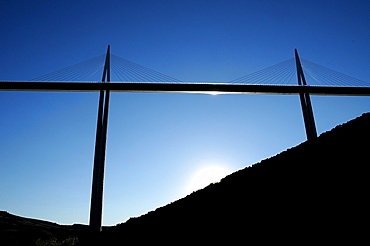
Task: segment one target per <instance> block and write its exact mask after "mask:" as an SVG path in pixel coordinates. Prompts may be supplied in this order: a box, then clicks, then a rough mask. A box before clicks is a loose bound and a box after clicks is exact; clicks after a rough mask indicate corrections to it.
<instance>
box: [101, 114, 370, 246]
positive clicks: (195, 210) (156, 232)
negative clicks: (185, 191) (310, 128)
mask: <svg viewBox="0 0 370 246" xmlns="http://www.w3.org/2000/svg"><path fill="white" fill-rule="evenodd" d="M369 139H370V114H369V113H367V114H363V115H362V116H361V117H358V118H356V119H354V120H352V121H350V122H348V123H346V124H343V125H340V126H337V127H335V128H334V129H332V130H331V131H329V132H326V133H323V134H322V135H321V136H320V137H319V138H317V139H314V140H311V141H306V142H304V143H302V144H300V145H298V146H296V147H294V148H291V149H289V150H287V151H284V152H282V153H280V154H278V155H276V156H274V157H272V158H269V159H266V160H263V161H261V162H260V163H257V164H255V165H253V166H251V167H247V168H245V169H243V170H240V171H238V172H236V173H233V174H231V175H229V176H227V177H226V178H224V179H223V180H222V181H221V182H220V183H217V184H213V185H210V186H208V187H206V188H205V189H203V190H200V191H197V192H194V193H192V194H191V195H189V196H187V197H186V198H183V199H180V200H178V201H176V202H174V203H172V204H169V205H167V206H165V207H161V208H158V209H157V210H155V211H153V212H149V213H148V214H146V215H144V216H141V217H139V218H132V219H130V220H128V221H127V222H126V223H123V224H120V225H117V226H115V227H113V228H111V229H110V230H107V231H105V232H103V234H102V238H101V240H102V242H103V244H104V245H108V244H111V245H113V244H114V245H119V244H124V243H126V242H131V243H133V242H135V243H137V244H138V243H148V242H150V243H168V244H169V243H171V244H175V243H180V242H181V243H186V242H194V243H196V244H200V243H207V245H208V244H211V243H225V242H226V241H225V240H227V241H228V243H231V242H239V243H240V242H255V240H259V241H262V242H263V241H266V240H268V241H270V240H273V241H290V242H294V243H297V242H299V244H301V243H302V242H307V241H311V242H330V243H332V242H334V241H337V242H343V241H344V240H347V241H348V242H352V243H353V241H354V240H360V239H361V238H364V237H365V236H366V235H367V232H366V234H365V231H366V230H365V229H366V227H367V226H366V224H367V218H368V210H369V202H368V200H367V199H368V194H369V171H368V167H367V166H368V165H369V163H370V162H369V152H370V148H369V147H370V145H369ZM122 209H124V208H122ZM366 240H367V236H366Z"/></svg>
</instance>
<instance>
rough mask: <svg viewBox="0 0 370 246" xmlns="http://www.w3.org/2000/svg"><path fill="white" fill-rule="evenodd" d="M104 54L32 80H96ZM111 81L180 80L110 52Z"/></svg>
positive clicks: (102, 64) (100, 72)
mask: <svg viewBox="0 0 370 246" xmlns="http://www.w3.org/2000/svg"><path fill="white" fill-rule="evenodd" d="M104 63H105V55H100V56H97V57H95V58H92V59H89V60H87V61H84V62H80V63H78V64H75V65H72V66H69V67H66V68H63V69H60V70H58V71H55V72H52V73H49V74H46V75H43V76H40V77H37V78H35V79H32V81H64V82H66V81H79V82H81V81H90V82H91V81H96V82H99V81H101V79H102V74H103V69H104ZM110 66H111V81H115V82H133V83H134V82H180V80H178V79H175V78H173V77H171V76H168V75H165V74H163V73H160V72H157V71H154V70H153V69H150V68H147V67H144V66H141V65H139V64H136V63H134V62H131V61H129V60H126V59H123V58H121V57H119V56H116V55H113V54H111V62H110Z"/></svg>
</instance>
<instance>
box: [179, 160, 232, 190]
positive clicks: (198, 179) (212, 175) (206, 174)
mask: <svg viewBox="0 0 370 246" xmlns="http://www.w3.org/2000/svg"><path fill="white" fill-rule="evenodd" d="M230 173H231V171H230V170H228V169H227V168H225V167H222V166H206V167H203V168H201V169H200V170H198V171H197V172H196V173H195V174H194V175H193V177H192V178H191V180H190V182H189V184H188V187H187V190H186V193H187V194H191V193H192V192H194V191H197V190H200V189H203V188H204V187H206V186H208V185H209V184H211V183H217V182H219V181H220V180H221V179H222V178H224V177H226V176H227V175H229V174H230Z"/></svg>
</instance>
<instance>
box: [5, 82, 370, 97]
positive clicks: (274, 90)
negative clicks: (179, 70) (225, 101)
mask: <svg viewBox="0 0 370 246" xmlns="http://www.w3.org/2000/svg"><path fill="white" fill-rule="evenodd" d="M101 90H103V91H105V90H109V91H111V92H168V93H203V94H299V93H309V94H311V95H343V96H370V86H366V87H354V86H299V85H266V84H260V85H256V84H232V83H210V82H174V83H169V82H166V83H164V82H109V83H101V82H53V81H47V82H37V81H35V82H34V81H0V91H55V92H67V91H72V92H73V91H74V92H97V91H101Z"/></svg>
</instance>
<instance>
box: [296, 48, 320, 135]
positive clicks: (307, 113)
mask: <svg viewBox="0 0 370 246" xmlns="http://www.w3.org/2000/svg"><path fill="white" fill-rule="evenodd" d="M294 53H295V60H296V66H297V77H298V85H300V86H306V85H307V83H306V79H305V77H304V73H303V69H302V64H301V61H300V59H299V56H298V51H297V49H294ZM299 98H300V100H301V106H302V113H303V120H304V124H305V128H306V136H307V140H310V139H313V138H316V137H317V132H316V125H315V119H314V117H313V111H312V105H311V99H310V94H309V93H299Z"/></svg>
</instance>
